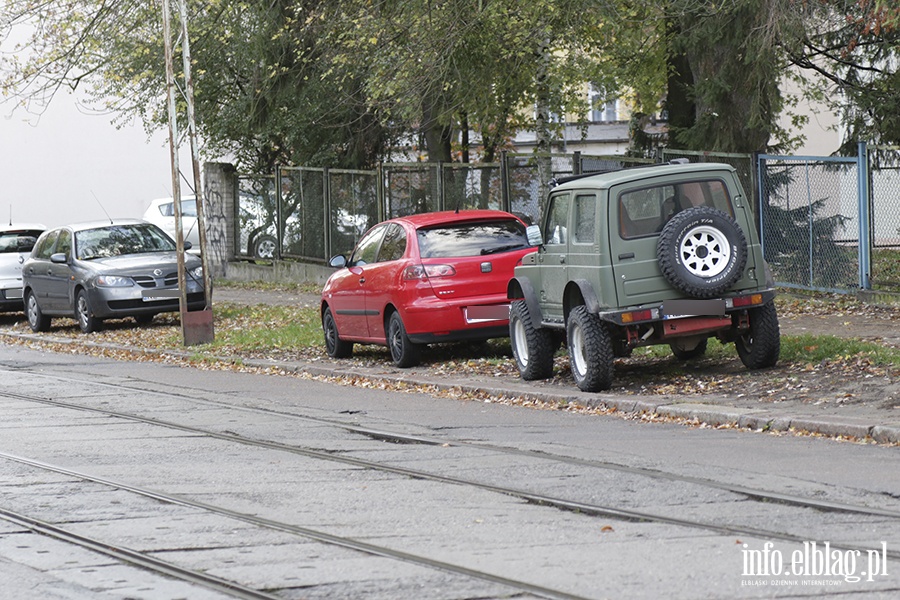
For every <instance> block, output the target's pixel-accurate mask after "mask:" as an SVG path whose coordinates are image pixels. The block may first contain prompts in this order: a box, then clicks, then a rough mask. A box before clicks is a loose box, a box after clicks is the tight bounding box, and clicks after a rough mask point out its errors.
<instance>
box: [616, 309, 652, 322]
mask: <svg viewBox="0 0 900 600" xmlns="http://www.w3.org/2000/svg"><path fill="white" fill-rule="evenodd" d="M654 312H656V311H654V310H651V309H647V310H635V311H632V312H627V313H622V322H623V323H637V322H639V321H650V320H651V319H655V318H656V315H654V314H653V313H654Z"/></svg>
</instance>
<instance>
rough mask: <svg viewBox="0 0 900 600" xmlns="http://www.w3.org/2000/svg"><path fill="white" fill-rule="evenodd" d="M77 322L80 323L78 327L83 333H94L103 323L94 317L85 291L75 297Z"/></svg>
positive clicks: (79, 292) (80, 291)
mask: <svg viewBox="0 0 900 600" xmlns="http://www.w3.org/2000/svg"><path fill="white" fill-rule="evenodd" d="M75 320H76V321H78V327H80V328H81V331H82V332H83V333H94V332H95V331H97V330H98V329H100V326H101V324H102V323H103V322H102V321H101V320H100V319H98V318H97V317H95V316H94V313H93V311H92V310H91V302H90V300H88V295H87V292H86V291H85V290H78V295H77V296H75Z"/></svg>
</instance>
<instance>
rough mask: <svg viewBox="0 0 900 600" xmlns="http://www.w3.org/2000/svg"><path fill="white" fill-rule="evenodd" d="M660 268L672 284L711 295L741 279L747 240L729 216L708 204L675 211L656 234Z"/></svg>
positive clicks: (696, 293)
mask: <svg viewBox="0 0 900 600" xmlns="http://www.w3.org/2000/svg"><path fill="white" fill-rule="evenodd" d="M656 255H657V258H658V259H659V268H660V271H662V274H663V277H665V278H666V281H668V282H669V283H670V284H671V285H672V287H674V288H675V289H677V290H679V291H681V292H684V293H685V294H687V295H688V296H692V297H694V298H713V297H715V296H718V295H720V294H721V293H722V292H724V291H725V290H727V289H728V288H730V287H731V286H732V285H734V283H735V282H736V281H737V280H738V279H740V278H741V275H742V273H743V272H744V267H745V266H746V264H747V239H746V237H744V232H743V231H741V227H740V226H739V225H738V224H737V222H736V221H735V220H734V219H732V218H731V216H730V215H727V214H725V213H724V212H722V211H721V210H719V209H716V208H712V207H710V206H697V207H694V208H690V209H688V210H685V211H682V212H679V213H676V214H675V216H674V217H672V219H671V220H670V221H669V222H668V223H666V226H665V227H663V230H662V232H661V233H660V234H659V241H658V242H657V246H656Z"/></svg>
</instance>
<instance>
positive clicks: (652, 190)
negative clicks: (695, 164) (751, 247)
mask: <svg viewBox="0 0 900 600" xmlns="http://www.w3.org/2000/svg"><path fill="white" fill-rule="evenodd" d="M695 206H709V207H712V208H717V209H719V210H721V211H722V212H724V213H726V214H728V215H730V216H731V217H734V209H733V208H732V206H731V198H730V197H729V196H728V189H727V188H726V187H725V184H724V183H723V182H722V181H720V180H712V181H691V182H686V183H679V184H674V185H673V184H669V185H660V186H653V187H648V188H644V189H639V190H632V191H628V192H624V193H622V194H621V195H620V196H619V214H620V216H621V218H620V221H621V222H620V227H619V234H620V235H621V236H622V237H623V238H624V239H631V238H636V237H642V236H650V235H656V234H658V233H659V232H660V231H662V228H663V226H664V225H665V224H666V223H668V222H669V220H670V219H671V218H672V217H674V216H675V214H676V213H679V212H681V211H683V210H687V209H689V208H693V207H695Z"/></svg>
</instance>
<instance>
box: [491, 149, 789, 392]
mask: <svg viewBox="0 0 900 600" xmlns="http://www.w3.org/2000/svg"><path fill="white" fill-rule="evenodd" d="M750 204H751V203H750V198H748V197H747V196H746V195H745V194H744V192H743V190H742V188H741V184H740V181H739V180H738V177H737V175H736V173H735V170H734V168H732V167H731V166H729V165H725V164H712V163H704V164H683V163H678V164H663V165H654V166H650V167H639V168H633V169H626V170H622V171H615V172H611V173H602V174H595V175H589V176H576V177H571V178H569V180H568V181H565V182H563V183H560V184H559V185H557V186H556V187H555V188H553V189H552V190H551V192H550V197H549V201H548V203H547V208H546V212H545V214H544V216H543V223H542V225H540V226H538V225H533V226H531V227H529V230H528V233H529V240H530V241H531V242H532V243H534V244H535V245H537V246H539V249H538V251H537V252H534V253H532V254H529V255H527V256H525V258H524V260H523V264H522V265H521V266H519V267H516V270H515V277H514V278H513V279H512V280H511V281H510V282H509V288H508V296H509V298H510V300H512V304H511V307H510V318H509V332H510V338H511V342H512V349H513V354H514V355H515V358H516V363H517V364H518V367H519V372H520V373H521V374H522V377H523V378H524V379H527V380H533V379H546V378H548V377H550V376H551V375H552V372H553V355H554V353H555V352H556V349H557V348H558V347H559V345H560V343H561V342H562V341H563V340H565V341H566V342H567V344H568V349H569V358H570V361H571V368H572V375H573V376H574V378H575V382H576V383H577V384H578V387H579V388H581V389H582V390H584V391H587V392H595V391H600V390H606V389H609V388H610V387H611V386H612V381H613V362H614V360H615V358H616V357H624V356H628V355H629V354H630V353H631V351H632V349H634V348H636V347H639V346H648V345H654V344H668V345H669V346H670V347H671V348H672V352H673V353H674V355H675V356H676V357H677V358H679V359H682V360H688V359H691V358H695V357H698V356H701V355H703V354H704V352H705V351H706V343H707V339H708V338H710V337H713V336H715V337H716V338H718V339H719V340H720V341H722V342H734V344H735V346H736V347H737V352H738V355H739V356H740V358H741V361H742V362H743V363H744V365H746V366H747V367H749V368H751V369H759V368H763V367H770V366H773V365H774V364H775V363H776V362H777V361H778V354H779V352H780V349H781V342H780V334H779V329H778V315H777V314H776V312H775V304H774V298H775V290H774V284H773V281H772V278H771V275H770V273H769V269H768V267H767V265H766V263H765V261H764V260H763V256H762V251H761V249H760V245H759V236H758V235H757V232H756V227H755V226H754V219H753V213H752V210H751V206H750Z"/></svg>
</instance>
